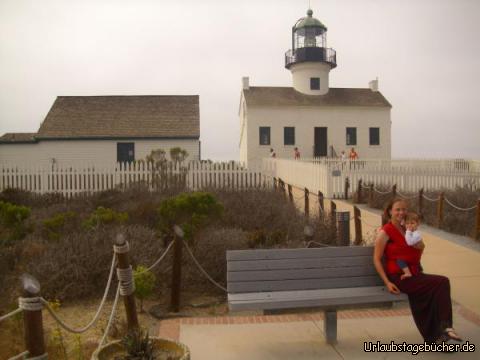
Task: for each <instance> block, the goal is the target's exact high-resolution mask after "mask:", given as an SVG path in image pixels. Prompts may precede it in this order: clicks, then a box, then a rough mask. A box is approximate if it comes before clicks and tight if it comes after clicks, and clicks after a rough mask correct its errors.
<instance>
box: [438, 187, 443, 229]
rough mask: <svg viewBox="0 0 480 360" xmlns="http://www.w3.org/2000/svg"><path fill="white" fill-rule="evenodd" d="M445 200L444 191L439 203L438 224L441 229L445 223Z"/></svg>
mask: <svg viewBox="0 0 480 360" xmlns="http://www.w3.org/2000/svg"><path fill="white" fill-rule="evenodd" d="M444 200H445V193H444V192H443V191H442V192H441V193H440V196H439V199H438V205H437V225H438V228H439V229H441V228H442V225H443V203H444Z"/></svg>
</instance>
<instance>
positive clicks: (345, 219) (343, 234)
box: [336, 211, 350, 246]
mask: <svg viewBox="0 0 480 360" xmlns="http://www.w3.org/2000/svg"><path fill="white" fill-rule="evenodd" d="M336 217H337V245H338V246H349V245H350V211H339V212H337V216H336Z"/></svg>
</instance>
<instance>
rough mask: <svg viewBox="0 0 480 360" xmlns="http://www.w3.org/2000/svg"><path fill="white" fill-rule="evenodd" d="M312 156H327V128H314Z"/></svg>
mask: <svg viewBox="0 0 480 360" xmlns="http://www.w3.org/2000/svg"><path fill="white" fill-rule="evenodd" d="M314 144H315V145H314V150H313V156H314V157H319V156H327V128H326V127H316V128H315V140H314Z"/></svg>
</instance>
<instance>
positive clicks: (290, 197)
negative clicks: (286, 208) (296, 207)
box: [287, 184, 293, 203]
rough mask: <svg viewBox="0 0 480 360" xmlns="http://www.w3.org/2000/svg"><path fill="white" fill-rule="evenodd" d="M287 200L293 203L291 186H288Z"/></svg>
mask: <svg viewBox="0 0 480 360" xmlns="http://www.w3.org/2000/svg"><path fill="white" fill-rule="evenodd" d="M287 187H288V199H289V200H290V202H291V203H293V193H292V185H290V184H288V186H287Z"/></svg>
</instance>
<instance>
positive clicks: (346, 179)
mask: <svg viewBox="0 0 480 360" xmlns="http://www.w3.org/2000/svg"><path fill="white" fill-rule="evenodd" d="M349 188H350V181H349V180H348V177H346V178H345V200H347V199H348V189H349Z"/></svg>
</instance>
